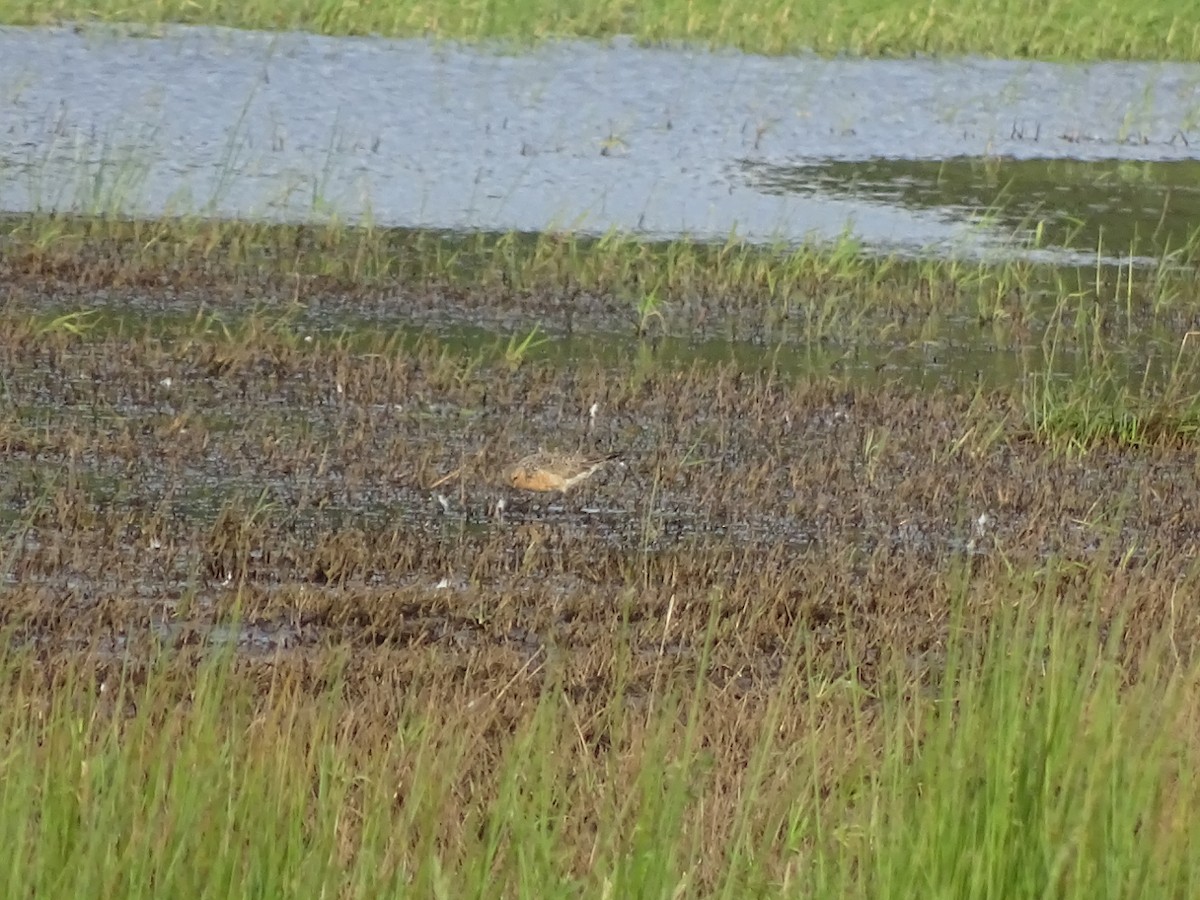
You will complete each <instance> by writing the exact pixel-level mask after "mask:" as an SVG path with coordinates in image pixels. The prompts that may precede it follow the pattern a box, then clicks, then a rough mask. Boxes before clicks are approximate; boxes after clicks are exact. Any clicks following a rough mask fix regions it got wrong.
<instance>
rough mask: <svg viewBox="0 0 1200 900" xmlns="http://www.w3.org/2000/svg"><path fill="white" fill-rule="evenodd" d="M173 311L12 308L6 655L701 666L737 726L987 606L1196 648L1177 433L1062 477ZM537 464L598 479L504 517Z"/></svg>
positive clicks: (749, 401) (986, 398)
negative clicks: (762, 704) (742, 708)
mask: <svg viewBox="0 0 1200 900" xmlns="http://www.w3.org/2000/svg"><path fill="white" fill-rule="evenodd" d="M233 293H236V287H235V288H231V290H230V291H229V294H233ZM180 296H181V294H180V291H179V290H177V289H176V288H175V287H173V286H171V285H169V284H168V285H167V286H166V287H160V288H159V289H158V290H157V291H155V290H151V289H150V288H149V287H148V286H147V285H145V284H141V285H138V286H137V288H136V290H134V291H130V289H129V288H127V287H122V286H116V287H112V288H109V289H107V290H106V291H104V292H102V293H100V292H97V293H95V294H94V295H93V298H94V299H95V300H97V301H98V302H101V303H103V304H105V306H106V307H107V308H108V309H109V311H110V312H112V311H114V310H116V311H119V310H121V309H126V310H127V315H125V316H124V317H122V316H117V319H118V320H119V323H120V324H119V325H118V326H115V327H107V328H93V329H89V328H88V327H87V323H88V320H87V319H86V318H85V319H83V320H81V321H79V322H76V321H75V320H70V321H67V322H64V321H61V320H60V321H54V320H53V319H52V317H51V313H55V314H57V313H58V312H59V311H60V310H61V309H62V308H63V301H64V297H63V296H62V295H60V294H58V293H55V291H53V290H52V289H46V288H45V286H44V285H43V288H42V289H39V290H37V291H35V290H32V289H29V288H28V287H24V288H22V287H19V286H18V287H16V288H12V289H10V293H9V298H8V305H7V306H6V308H5V309H4V312H3V315H0V372H2V373H3V399H2V402H0V454H2V455H3V460H4V465H3V471H2V473H0V528H2V531H0V533H2V534H3V551H2V552H0V560H2V561H3V573H4V588H3V595H2V596H3V600H2V607H0V616H2V618H0V622H2V623H3V626H4V627H5V628H6V629H7V631H8V632H9V633H10V634H11V635H12V639H13V640H15V641H17V642H18V643H19V644H21V645H24V646H30V647H34V648H37V649H38V651H39V652H42V653H47V654H51V655H55V656H57V655H61V654H67V655H78V654H81V653H86V654H89V655H91V654H94V655H95V657H96V658H97V659H98V660H99V661H100V664H101V665H104V666H111V665H114V664H116V663H117V662H118V661H120V660H123V659H128V658H130V656H131V655H133V656H136V655H138V653H140V652H142V651H145V652H149V651H150V650H151V649H152V648H158V647H162V646H164V645H166V646H175V647H179V648H187V647H195V648H205V647H213V646H226V647H227V646H231V645H232V646H234V647H236V648H237V651H238V652H239V654H241V655H242V656H243V657H244V659H245V660H246V664H247V665H250V666H252V667H253V666H254V665H265V666H268V667H276V666H280V665H284V666H293V667H298V669H299V670H301V671H304V672H308V673H309V675H310V676H311V677H312V678H314V679H316V680H320V678H321V677H322V676H320V675H319V672H320V671H321V669H322V666H323V665H324V664H325V663H324V662H322V661H327V660H328V659H329V658H330V654H345V653H347V652H349V653H350V654H351V658H352V659H353V666H352V668H353V669H354V670H355V671H356V672H357V673H358V677H359V678H365V679H366V680H367V682H370V683H371V684H375V685H378V683H379V679H380V678H385V679H386V682H387V684H389V685H391V686H392V687H398V686H405V685H409V686H416V687H420V686H422V685H424V686H430V685H441V686H442V687H445V686H447V685H458V686H459V687H460V688H461V689H462V690H465V691H467V692H468V693H475V692H479V693H489V692H490V693H491V694H493V695H494V693H495V690H496V688H497V685H505V684H507V683H510V682H512V681H513V680H514V679H516V678H519V680H520V687H519V688H513V689H512V690H513V695H512V696H513V697H515V698H517V699H518V700H519V698H525V699H529V698H532V697H535V696H536V694H537V691H538V690H539V685H541V684H542V683H543V682H544V679H545V678H547V677H550V676H549V675H548V674H547V673H548V672H553V677H554V678H556V679H559V680H561V682H562V683H563V684H564V685H566V686H567V688H568V691H569V693H570V694H571V695H572V696H574V697H576V698H577V699H579V700H581V701H584V700H587V699H588V698H592V699H594V700H595V701H596V702H597V703H602V702H603V701H602V699H601V698H605V697H607V696H608V692H609V690H610V688H611V685H612V683H613V681H614V679H616V678H617V677H618V674H619V675H620V678H621V679H622V681H623V683H626V684H628V685H629V686H631V687H632V689H633V691H634V694H636V691H637V690H639V689H640V690H647V689H649V686H650V685H651V684H652V683H656V682H657V681H658V680H659V679H662V678H664V677H669V678H682V679H683V680H684V682H687V680H688V679H692V678H694V677H695V673H696V672H697V671H698V670H699V669H700V667H701V665H702V655H703V654H702V650H703V648H704V647H705V646H706V644H707V643H708V642H709V641H711V644H712V648H711V653H710V655H709V657H708V658H707V663H706V664H705V670H706V672H707V673H708V676H707V677H708V678H709V679H710V680H712V681H713V683H715V684H717V685H719V686H720V687H722V688H724V689H727V690H729V691H732V692H733V695H734V696H742V697H744V696H748V695H753V694H755V693H756V692H758V691H762V690H768V689H770V687H771V686H772V685H773V684H775V683H776V680H777V678H778V676H779V673H780V672H781V671H782V670H783V669H784V668H791V667H794V666H796V665H803V666H810V667H812V669H813V670H814V671H817V672H820V673H821V677H822V678H828V679H839V678H854V679H855V680H856V682H857V683H860V684H862V685H864V686H867V687H868V688H870V686H871V685H873V684H876V683H878V681H879V679H880V678H881V677H882V673H883V672H894V671H895V667H896V666H900V667H902V668H903V669H905V670H908V671H911V672H912V673H913V678H914V681H915V682H927V683H929V684H932V683H934V682H936V679H937V677H938V673H939V671H940V664H941V660H942V657H943V653H944V648H945V645H946V642H947V639H948V637H949V636H950V629H951V628H952V627H957V628H960V629H967V630H974V631H979V632H982V631H984V630H985V629H986V627H987V623H988V621H989V618H990V616H991V615H992V613H993V612H994V611H995V610H997V609H1000V608H1011V607H1012V606H1014V605H1017V606H1028V607H1030V608H1034V607H1037V606H1038V605H1040V604H1047V603H1049V604H1055V605H1056V606H1061V608H1063V609H1066V610H1071V609H1074V610H1078V612H1079V615H1080V616H1081V617H1082V618H1083V619H1085V620H1088V621H1093V622H1094V621H1096V620H1097V617H1099V620H1100V621H1101V624H1102V627H1103V628H1104V629H1106V630H1105V632H1104V633H1108V632H1107V628H1108V627H1109V625H1110V624H1111V623H1119V624H1120V628H1121V629H1122V631H1121V633H1120V634H1119V635H1118V636H1119V638H1120V641H1121V643H1122V644H1123V645H1124V646H1126V647H1128V648H1129V650H1130V653H1131V659H1136V657H1137V655H1138V652H1139V651H1140V648H1143V647H1145V646H1147V645H1149V644H1150V643H1152V642H1154V641H1156V640H1159V639H1161V638H1162V637H1163V636H1164V635H1167V636H1168V637H1169V639H1170V646H1171V648H1172V652H1173V653H1174V654H1175V656H1176V658H1177V659H1179V660H1187V659H1190V658H1191V657H1192V655H1193V649H1194V647H1195V641H1196V638H1197V636H1198V635H1200V619H1197V617H1195V616H1194V615H1192V614H1190V613H1186V612H1182V611H1181V610H1180V608H1179V607H1178V605H1177V602H1176V601H1177V598H1179V597H1181V596H1188V595H1190V593H1191V592H1192V591H1193V590H1194V588H1195V586H1196V585H1195V582H1196V580H1197V579H1196V562H1195V557H1196V548H1197V543H1198V540H1200V509H1198V506H1197V503H1196V490H1195V484H1196V475H1197V453H1196V447H1195V445H1194V444H1191V443H1189V442H1187V441H1185V440H1183V439H1180V438H1178V437H1174V438H1172V437H1167V436H1164V437H1163V438H1162V439H1161V440H1158V441H1152V442H1150V443H1148V444H1146V445H1143V446H1140V447H1136V448H1129V447H1116V446H1113V447H1103V446H1101V447H1099V448H1097V449H1094V450H1092V451H1090V452H1088V453H1086V454H1083V455H1078V454H1075V455H1071V454H1064V453H1061V452H1056V451H1054V450H1053V449H1052V448H1050V447H1048V446H1047V445H1045V444H1043V443H1040V442H1039V441H1037V440H1036V439H1035V435H1034V433H1033V431H1032V430H1031V428H1030V424H1029V420H1028V416H1027V413H1026V411H1025V409H1024V408H1023V407H1022V406H1021V405H1020V404H1019V403H1017V402H1015V401H1014V400H1013V398H1012V395H1011V394H1009V393H1003V392H987V391H975V390H971V391H961V390H954V389H944V390H939V391H929V390H924V389H919V388H915V387H912V386H910V385H906V384H905V383H904V382H902V381H895V382H887V381H882V382H878V383H874V384H871V385H863V384H861V383H856V382H854V381H852V380H846V379H840V380H839V379H835V378H829V377H808V378H804V377H784V376H783V375H781V374H780V373H779V372H778V371H777V370H776V369H774V368H773V367H772V365H771V363H770V359H769V357H764V358H763V359H761V360H759V361H757V362H754V363H748V362H746V361H741V362H725V363H710V362H703V361H695V362H692V363H690V364H686V365H634V364H632V362H629V363H628V364H624V365H622V364H617V365H614V364H613V363H612V362H611V361H606V360H591V361H588V360H579V361H577V362H576V363H574V364H572V365H569V366H564V365H556V364H551V363H546V362H537V361H532V360H528V359H525V360H522V359H520V358H519V357H515V356H508V357H506V355H505V353H504V352H503V351H502V350H496V351H495V352H492V353H490V354H487V353H479V352H465V351H464V349H463V348H462V347H461V346H458V345H457V344H455V343H454V342H453V341H447V340H442V339H440V338H439V337H438V336H437V335H436V334H435V333H433V332H430V333H429V334H428V335H427V336H426V337H424V338H423V339H421V340H419V341H415V342H410V341H397V340H396V339H395V338H394V336H393V335H392V333H391V332H388V331H381V332H379V333H374V334H372V333H370V332H367V333H363V332H361V331H360V332H356V333H355V334H354V335H353V336H349V335H347V334H346V333H344V332H343V333H338V332H336V331H328V332H323V333H316V334H314V333H311V332H306V331H305V330H304V329H299V330H296V329H294V328H293V327H292V324H291V320H290V319H289V318H288V316H287V305H286V303H277V304H276V305H275V306H271V305H270V304H269V303H265V302H264V303H260V304H258V306H257V309H258V313H257V314H249V313H247V312H246V311H245V309H244V308H243V309H241V311H240V312H237V313H236V314H234V313H231V314H230V315H228V316H227V317H225V318H222V319H220V320H215V319H211V318H205V317H203V316H197V317H195V318H193V319H191V320H190V321H185V320H181V319H178V318H176V319H166V318H160V319H153V318H147V316H146V308H147V307H148V306H154V305H155V304H158V305H160V306H162V307H170V306H177V305H178V303H179V299H178V298H179V297H180ZM227 296H228V295H227ZM135 297H136V298H138V302H137V303H136V304H134V303H131V300H132V299H133V298H135ZM352 299H353V298H339V297H337V296H327V297H325V298H323V302H324V303H325V304H326V305H327V306H328V308H330V309H336V308H338V304H339V301H340V300H344V308H348V309H353V307H354V303H353V302H352ZM210 302H211V303H212V305H213V306H215V307H219V305H220V302H221V301H220V300H219V297H218V296H217V295H215V294H214V295H213V297H212V298H210ZM472 302H481V301H480V300H479V298H473V300H472ZM122 304H128V305H126V306H123V305H122ZM231 308H236V304H234V306H233V307H231ZM642 349H644V346H643V345H642V344H639V343H638V342H637V341H636V340H634V339H632V338H631V339H630V356H629V359H630V360H633V359H635V358H637V354H638V353H639V352H640V351H641V350H642ZM651 358H652V356H651ZM593 411H594V412H593ZM539 447H543V448H554V449H563V450H572V451H573V450H585V451H588V452H608V451H616V450H620V451H623V452H624V454H625V457H624V462H623V464H622V465H621V466H615V467H612V468H610V469H608V470H606V471H605V472H603V473H601V474H598V475H597V476H595V477H594V478H593V479H592V480H590V481H589V482H587V483H586V484H584V485H583V486H582V487H581V488H580V489H579V490H578V491H577V492H572V493H571V494H568V495H567V496H565V497H562V496H559V495H538V494H520V493H518V492H515V491H513V490H512V489H511V488H510V487H508V485H507V483H506V481H505V478H504V472H505V469H506V468H507V467H508V466H509V465H510V464H511V463H512V462H514V461H515V460H517V459H518V458H520V457H521V456H523V455H525V454H526V453H528V452H530V451H532V450H534V449H537V448H539ZM964 609H965V610H966V615H965V618H964V617H963V615H962V611H963V610H964ZM955 611H957V613H956V612H955ZM952 622H957V624H956V625H953V626H952V624H951V623H952ZM256 660H257V662H255V661H256ZM508 690H509V689H508V688H505V692H506V693H507V692H508ZM631 696H633V695H631ZM514 702H517V700H514Z"/></svg>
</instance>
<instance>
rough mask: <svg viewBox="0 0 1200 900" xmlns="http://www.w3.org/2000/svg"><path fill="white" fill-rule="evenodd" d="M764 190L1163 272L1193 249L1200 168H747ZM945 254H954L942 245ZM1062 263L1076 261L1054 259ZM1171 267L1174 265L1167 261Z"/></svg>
mask: <svg viewBox="0 0 1200 900" xmlns="http://www.w3.org/2000/svg"><path fill="white" fill-rule="evenodd" d="M743 172H744V174H745V177H746V179H747V181H748V182H749V183H750V184H751V185H753V186H754V187H755V188H756V189H758V190H761V191H763V192H765V193H771V194H780V195H797V196H806V197H813V198H819V197H829V198H835V199H837V200H839V201H845V202H849V203H862V204H881V205H885V206H889V207H902V208H905V209H908V210H910V211H911V213H912V214H913V215H914V216H932V217H938V218H945V219H948V220H955V221H961V222H970V221H974V222H975V223H976V224H977V226H978V231H979V239H980V240H983V241H987V240H996V241H997V242H998V247H999V249H1001V250H1004V249H1005V248H1008V249H1011V248H1013V247H1021V248H1029V249H1037V248H1047V249H1050V250H1053V251H1057V250H1062V251H1070V250H1074V251H1077V258H1081V259H1082V260H1083V261H1085V262H1091V263H1093V264H1094V263H1096V262H1100V263H1106V262H1107V263H1109V264H1110V265H1111V263H1112V261H1113V260H1115V259H1121V260H1123V261H1124V262H1126V263H1129V262H1133V263H1137V264H1141V265H1157V264H1159V261H1160V260H1162V259H1163V258H1164V257H1168V256H1169V254H1171V253H1179V252H1181V251H1183V250H1186V249H1188V248H1191V247H1193V246H1194V245H1195V244H1196V240H1197V230H1198V229H1200V225H1198V224H1197V223H1198V222H1200V162H1197V161H1195V160H1186V161H1177V162H1145V161H1131V160H1121V161H1118V160H1109V161H1087V162H1085V161H1078V160H1065V159H1013V158H1000V157H966V158H954V159H945V160H911V159H868V160H861V161H851V160H826V161H820V160H813V161H805V162H801V163H797V164H794V165H780V164H775V163H762V162H755V161H746V162H745V164H744V168H743ZM943 249H954V248H952V247H950V248H943ZM1047 256H1048V257H1055V256H1057V257H1058V258H1059V259H1060V261H1067V260H1069V259H1070V256H1069V255H1068V254H1058V253H1055V252H1051V253H1048V254H1047ZM1168 264H1169V261H1168Z"/></svg>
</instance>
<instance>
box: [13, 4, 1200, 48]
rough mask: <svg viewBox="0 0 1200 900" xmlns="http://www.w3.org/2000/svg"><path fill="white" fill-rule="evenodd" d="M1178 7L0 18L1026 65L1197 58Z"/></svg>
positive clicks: (575, 9)
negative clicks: (685, 45) (988, 59)
mask: <svg viewBox="0 0 1200 900" xmlns="http://www.w3.org/2000/svg"><path fill="white" fill-rule="evenodd" d="M1193 13H1194V10H1193V9H1192V7H1191V6H1190V4H1188V3H1186V2H1182V0H1151V2H1147V3H1139V4H1130V3H1124V2H1121V0H1100V2H1098V3H1097V2H1088V0H1049V2H1046V3H1041V4H1036V5H1035V6H1030V5H1029V4H1022V3H1017V2H1014V0H980V2H972V0H947V2H943V3H933V4H931V3H916V2H913V0H853V2H847V3H838V4H835V5H832V6H831V5H830V4H827V3H817V2H812V0H806V2H802V3H794V2H786V0H773V2H768V3H755V2H749V0H742V2H739V3H736V4H729V3H723V2H719V0H702V2H686V3H684V2H681V0H655V2H653V3H639V4H630V3H627V2H616V0H589V2H585V3H575V4H567V5H564V4H562V3H557V2H549V0H534V2H526V0H501V2H492V3H480V2H474V3H454V2H446V0H424V2H418V3H403V4H394V3H334V4H331V3H325V2H320V0H250V2H246V3H238V2H229V0H205V2H200V3H197V2H192V0H132V2H129V0H89V2H86V3H85V2H80V0H51V2H48V3H41V2H30V0H2V2H0V21H3V22H5V23H12V24H46V23H51V22H56V21H62V20H70V21H92V20H99V21H101V22H124V23H144V24H157V23H161V22H187V23H196V24H206V25H227V26H233V27H237V28H256V29H297V30H304V31H314V32H320V33H324V34H381V35H388V36H433V37H437V38H447V39H465V40H478V39H486V38H501V39H506V40H516V41H520V42H524V41H529V40H536V39H540V38H546V37H584V38H597V37H599V38H604V37H608V36H611V35H615V34H631V35H633V36H635V37H636V38H637V39H639V40H641V41H646V42H650V43H658V42H664V41H687V42H699V43H703V44H711V45H718V46H733V47H738V48H741V49H743V50H747V51H751V52H755V53H768V54H777V53H792V52H796V51H801V50H815V51H817V52H818V53H824V54H833V53H843V52H845V53H851V54H855V55H866V56H908V55H910V54H913V53H921V54H934V55H950V54H964V53H967V54H984V55H993V56H1002V57H1028V58H1037V59H1075V60H1092V59H1173V60H1197V59H1200V25H1198V24H1197V22H1196V18H1195V16H1194V15H1193Z"/></svg>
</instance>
